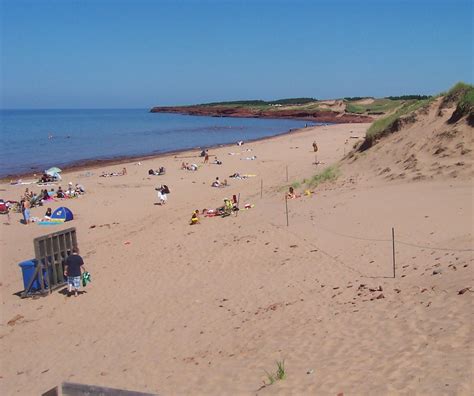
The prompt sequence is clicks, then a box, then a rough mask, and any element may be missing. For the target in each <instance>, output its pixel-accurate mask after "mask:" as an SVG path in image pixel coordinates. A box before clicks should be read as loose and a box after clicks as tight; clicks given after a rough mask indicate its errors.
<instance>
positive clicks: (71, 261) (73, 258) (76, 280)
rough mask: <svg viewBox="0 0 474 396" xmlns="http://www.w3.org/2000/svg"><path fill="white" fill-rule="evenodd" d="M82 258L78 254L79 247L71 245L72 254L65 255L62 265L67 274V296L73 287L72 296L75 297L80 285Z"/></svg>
mask: <svg viewBox="0 0 474 396" xmlns="http://www.w3.org/2000/svg"><path fill="white" fill-rule="evenodd" d="M83 265H84V260H82V257H81V256H79V248H78V247H73V248H72V254H71V255H70V256H68V257H67V259H66V263H65V266H64V275H65V276H67V285H68V296H70V295H71V293H72V288H74V296H75V297H77V294H78V291H79V288H80V286H81V274H82V271H83Z"/></svg>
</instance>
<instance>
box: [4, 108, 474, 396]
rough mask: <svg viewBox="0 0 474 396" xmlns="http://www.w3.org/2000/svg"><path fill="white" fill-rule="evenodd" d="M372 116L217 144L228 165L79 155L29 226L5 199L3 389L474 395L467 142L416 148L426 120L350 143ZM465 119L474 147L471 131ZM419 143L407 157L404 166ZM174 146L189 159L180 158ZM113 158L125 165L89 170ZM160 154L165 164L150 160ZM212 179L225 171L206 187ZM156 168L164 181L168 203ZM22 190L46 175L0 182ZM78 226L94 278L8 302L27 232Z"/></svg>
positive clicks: (27, 254) (28, 241)
mask: <svg viewBox="0 0 474 396" xmlns="http://www.w3.org/2000/svg"><path fill="white" fill-rule="evenodd" d="M450 111H451V112H452V109H451V110H450ZM434 112H435V110H433V111H432V113H433V114H428V115H426V117H425V119H424V121H423V122H420V123H417V124H415V125H414V126H413V127H412V129H413V128H418V130H420V131H425V130H429V131H431V132H433V131H442V130H443V125H444V124H443V123H444V122H445V121H446V119H447V117H448V116H449V114H447V113H446V114H445V115H444V116H443V117H438V118H436V117H435V115H434ZM438 124H439V125H438ZM368 126H369V125H368V124H339V125H331V126H321V127H314V128H305V129H303V130H299V131H295V132H291V133H289V134H286V135H282V136H278V137H275V138H271V139H266V140H262V141H257V142H251V143H246V144H244V145H243V146H237V145H234V146H229V147H221V148H216V149H212V150H210V154H211V158H210V162H212V161H213V159H214V158H215V157H214V156H216V157H217V158H218V159H219V160H221V161H222V162H223V164H222V165H216V164H212V163H210V164H203V158H201V157H199V152H198V151H190V152H185V153H179V154H172V155H168V156H164V157H160V158H150V159H145V160H143V161H140V164H138V163H137V161H133V162H130V163H127V164H120V165H118V164H116V165H113V164H107V165H106V166H105V167H104V166H100V167H92V168H89V169H78V170H73V171H70V172H65V174H63V187H65V186H66V185H67V183H68V182H69V181H71V182H73V183H81V184H83V185H84V186H85V188H86V194H85V195H83V196H81V197H80V198H77V199H70V200H66V201H57V202H53V203H52V204H51V205H49V206H51V207H52V208H53V209H55V208H57V207H59V206H67V207H69V208H70V209H71V210H72V212H73V213H74V216H75V219H74V220H73V221H72V222H68V223H65V224H62V225H58V226H54V227H42V226H39V225H36V224H30V225H28V226H25V225H23V224H21V223H20V218H21V214H18V213H12V214H11V215H10V219H9V220H8V219H7V216H6V215H2V222H1V224H0V230H1V231H0V232H1V235H0V243H1V252H2V253H1V258H2V260H1V262H2V264H1V267H0V268H1V283H0V291H1V293H0V295H1V304H2V309H1V323H0V354H1V356H2V358H1V373H0V390H1V393H2V394H3V395H14V394H19V395H38V394H41V393H42V392H45V391H47V390H48V389H50V388H52V387H54V386H57V385H58V384H60V383H61V382H62V381H69V382H79V383H85V384H93V385H100V386H108V387H115V388H123V389H129V390H136V391H142V392H152V393H157V394H160V395H201V394H202V395H204V394H205V395H255V394H259V395H267V394H285V395H287V394H292V395H303V394H321V395H326V394H327V395H337V394H339V393H343V394H344V395H367V394H373V395H382V394H420V395H434V394H436V395H438V394H439V395H468V394H472V392H473V382H472V381H473V355H472V345H473V344H472V342H473V328H472V323H473V322H472V314H473V309H472V307H473V305H472V292H473V291H474V289H471V290H468V291H465V292H464V293H462V294H459V292H460V290H462V289H464V288H472V287H473V276H472V275H473V272H472V268H473V265H474V263H473V261H472V249H473V243H472V230H473V229H472V218H473V207H472V202H473V183H472V152H470V153H469V152H468V153H467V154H465V155H462V156H461V155H460V154H459V153H458V151H456V150H458V149H456V147H457V146H456V144H459V141H458V140H455V141H454V140H452V143H449V144H448V146H449V147H451V146H452V151H449V150H448V151H447V153H448V154H449V155H446V156H445V157H443V158H442V159H439V160H436V161H437V162H438V165H436V166H434V165H433V163H434V162H436V161H435V160H434V159H432V158H431V157H430V156H429V155H428V154H426V155H424V154H423V153H425V151H426V153H428V152H432V150H431V147H432V146H429V144H432V145H434V144H436V141H435V140H433V139H432V137H431V135H430V136H428V135H426V136H425V135H423V136H422V135H420V134H418V135H417V136H418V139H419V140H418V141H419V142H420V147H417V146H410V145H409V143H410V138H409V135H406V134H403V133H404V132H403V131H402V132H400V133H399V134H394V135H393V136H390V137H388V138H387V139H386V140H385V141H384V142H383V144H382V143H380V144H379V145H378V146H376V147H374V148H373V149H371V150H369V151H366V152H364V153H358V154H356V155H355V156H347V154H348V153H349V152H350V151H351V150H352V149H353V146H354V144H356V143H357V142H360V141H361V140H362V139H363V138H364V136H365V132H366V130H367V128H368ZM458 130H460V131H461V132H460V134H459V135H458V136H457V138H456V139H463V144H464V147H465V148H469V149H472V147H473V145H472V143H473V142H472V128H469V127H467V126H466V127H464V126H459V127H458ZM408 132H411V133H412V135H413V130H411V131H408ZM408 132H407V133H408ZM415 132H416V131H415ZM431 132H430V133H431ZM420 136H421V137H420ZM422 138H423V139H426V142H425V143H426V144H427V146H426V147H424V146H423V147H422V143H423V141H422ZM403 139H405V140H403ZM314 140H316V141H317V143H318V146H319V151H318V153H317V158H315V153H314V152H313V149H312V142H313V141H314ZM430 142H431V143H430ZM449 142H451V140H450V141H449ZM410 150H411V151H410ZM423 150H425V151H423ZM430 150H431V151H430ZM412 152H413V153H414V155H415V154H416V155H417V163H416V166H415V167H411V168H406V166H407V163H404V162H403V161H404V160H405V157H406V158H409V156H410V155H411V153H412ZM229 153H234V154H233V155H230V154H229ZM393 153H396V154H393ZM393 155H397V157H398V158H399V159H402V161H401V162H399V163H398V164H396V165H395V162H396V161H393V160H392V156H393ZM252 156H256V159H255V160H247V159H246V158H247V157H248V158H250V157H252ZM345 156H346V158H345V159H344V160H343V157H345ZM461 157H462V158H461ZM316 160H317V161H318V162H319V163H318V164H315V161H316ZM341 160H342V162H341V163H340V165H339V169H340V176H339V177H338V178H337V180H336V181H333V182H329V183H324V184H321V185H319V186H318V187H316V188H314V189H313V191H314V193H313V194H311V195H309V196H305V195H304V194H303V193H304V190H306V187H303V186H302V185H301V186H300V184H301V183H302V181H303V179H308V178H310V177H311V176H313V175H314V174H316V173H318V172H321V171H323V170H324V169H325V168H326V167H328V166H330V165H332V164H335V163H337V162H339V161H341ZM183 161H184V162H189V163H196V164H197V165H199V169H198V170H197V171H195V172H192V171H186V170H181V169H180V168H181V163H182V162H183ZM461 161H462V162H463V165H457V163H459V162H461ZM412 162H413V161H412ZM408 165H410V163H408ZM123 166H125V167H126V168H127V174H126V175H124V176H118V177H109V178H103V177H99V175H100V174H101V173H102V172H103V171H120V170H121V169H122V167H123ZM160 166H164V167H165V168H166V174H165V175H163V176H149V175H148V170H149V169H158V168H159V167H160ZM403 167H405V168H403ZM387 168H389V170H386V169H387ZM398 168H400V169H398ZM402 168H403V169H402ZM235 172H238V173H240V174H241V175H242V174H248V175H252V176H251V177H248V178H246V179H242V180H239V179H233V178H230V177H229V175H231V174H233V173H235ZM452 172H456V174H455V175H454V174H453V173H452ZM287 174H288V180H287ZM216 177H219V178H220V180H224V179H227V181H228V183H229V186H228V187H225V188H213V187H211V183H212V182H213V181H214V179H215V178H216ZM24 179H26V178H24ZM161 184H166V185H168V186H169V188H170V190H171V193H170V194H169V195H168V202H167V203H166V205H162V206H160V205H157V204H156V203H157V202H158V200H157V195H156V191H155V188H156V187H157V186H159V185H161ZM290 184H294V185H295V186H296V190H297V192H298V193H299V194H302V196H301V197H300V198H297V199H292V200H288V224H289V225H287V217H286V207H285V199H284V195H285V192H286V191H287V190H288V186H289V185H290ZM262 186H263V188H262ZM25 187H30V188H33V189H34V190H35V191H36V190H39V189H40V187H33V186H12V185H9V184H7V183H3V184H2V185H1V190H2V192H1V195H2V198H4V199H15V200H17V199H18V198H19V196H20V195H21V194H22V193H23V191H24V189H25ZM233 195H236V196H240V208H241V210H240V211H238V212H237V213H236V214H232V215H231V216H228V217H225V218H221V217H201V219H200V224H198V225H194V226H190V225H189V220H190V218H191V214H192V212H193V211H194V210H195V209H199V210H202V209H204V208H206V209H210V208H212V209H214V208H217V207H219V206H222V205H223V199H224V198H227V197H228V198H231V197H232V196H233ZM245 204H249V205H250V206H251V208H250V209H244V205H245ZM44 211H45V207H37V208H33V209H32V215H33V216H38V217H41V216H42V215H43V214H44ZM71 226H73V227H76V229H77V234H78V241H79V247H80V249H81V254H82V256H83V257H84V260H85V266H86V269H87V270H88V271H89V272H90V273H91V275H92V283H91V284H90V285H88V286H87V287H86V288H85V289H84V290H85V291H86V293H84V294H82V295H80V296H79V297H77V298H74V297H69V298H68V297H66V296H65V295H64V294H62V293H60V292H58V291H56V292H53V293H52V295H49V296H47V297H42V298H36V299H32V298H28V299H21V298H19V297H18V295H17V294H16V293H18V292H20V291H22V289H23V287H22V279H21V274H20V268H19V267H18V265H17V264H18V263H19V262H21V261H24V260H28V259H31V258H33V256H34V252H33V238H35V237H37V236H40V235H44V234H46V233H48V232H53V231H57V230H60V229H63V228H64V229H65V228H68V227H71ZM392 227H393V228H394V229H395V240H396V243H395V253H396V278H395V279H394V278H393V277H392V275H393V268H392V239H391V238H392ZM283 360H284V365H285V371H286V378H285V379H284V380H281V381H276V382H275V383H273V384H269V380H268V377H267V374H266V372H269V373H272V372H274V371H275V370H276V362H277V361H283Z"/></svg>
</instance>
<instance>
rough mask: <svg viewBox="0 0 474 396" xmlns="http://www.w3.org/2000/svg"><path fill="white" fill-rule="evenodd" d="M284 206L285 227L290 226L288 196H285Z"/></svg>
mask: <svg viewBox="0 0 474 396" xmlns="http://www.w3.org/2000/svg"><path fill="white" fill-rule="evenodd" d="M285 206H286V226H287V227H288V226H289V225H290V223H289V221H288V196H287V195H286V194H285Z"/></svg>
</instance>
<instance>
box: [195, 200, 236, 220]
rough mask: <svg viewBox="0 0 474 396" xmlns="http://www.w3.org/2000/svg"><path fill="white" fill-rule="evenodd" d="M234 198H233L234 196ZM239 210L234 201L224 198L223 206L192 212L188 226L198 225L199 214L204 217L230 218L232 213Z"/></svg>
mask: <svg viewBox="0 0 474 396" xmlns="http://www.w3.org/2000/svg"><path fill="white" fill-rule="evenodd" d="M234 198H235V196H234ZM238 210H239V207H238V205H237V202H236V199H234V200H230V199H229V198H224V206H221V207H219V208H216V209H203V210H202V211H201V212H199V209H196V210H195V211H193V213H192V215H191V220H190V221H189V225H195V224H199V223H200V217H199V216H200V214H202V215H203V216H206V217H214V216H221V217H226V216H230V215H231V214H232V213H233V212H236V211H238Z"/></svg>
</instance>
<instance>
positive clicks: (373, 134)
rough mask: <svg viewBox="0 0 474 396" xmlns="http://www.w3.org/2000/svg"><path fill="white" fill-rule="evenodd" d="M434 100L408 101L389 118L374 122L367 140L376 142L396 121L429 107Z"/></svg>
mask: <svg viewBox="0 0 474 396" xmlns="http://www.w3.org/2000/svg"><path fill="white" fill-rule="evenodd" d="M433 100H434V98H429V99H422V100H408V101H406V102H405V103H404V104H403V105H402V106H401V107H400V108H399V109H397V111H395V112H394V113H393V114H390V115H388V116H387V117H384V118H380V119H379V120H377V121H374V122H373V123H372V125H371V126H370V128H369V129H368V130H367V134H366V139H371V140H375V139H376V138H377V137H379V136H380V135H381V134H382V133H383V132H384V131H385V130H387V129H388V128H389V127H390V126H391V125H392V124H393V123H394V122H395V121H396V120H398V119H399V118H400V117H401V116H404V115H406V114H409V113H412V112H414V111H416V110H418V109H421V108H422V107H424V106H427V105H429V104H430V103H431V102H432V101H433Z"/></svg>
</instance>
